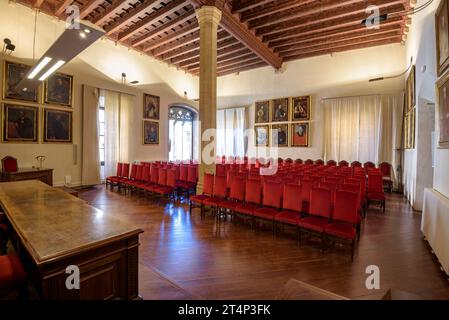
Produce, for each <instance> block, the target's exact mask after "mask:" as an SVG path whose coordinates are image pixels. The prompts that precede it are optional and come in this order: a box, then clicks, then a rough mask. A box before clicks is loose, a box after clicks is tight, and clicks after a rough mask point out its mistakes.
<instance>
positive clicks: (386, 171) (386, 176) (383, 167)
mask: <svg viewBox="0 0 449 320" xmlns="http://www.w3.org/2000/svg"><path fill="white" fill-rule="evenodd" d="M379 169H380V171H381V172H382V176H383V183H384V186H387V188H388V192H390V193H391V192H392V191H393V180H392V179H391V164H389V163H388V162H382V163H381V164H379Z"/></svg>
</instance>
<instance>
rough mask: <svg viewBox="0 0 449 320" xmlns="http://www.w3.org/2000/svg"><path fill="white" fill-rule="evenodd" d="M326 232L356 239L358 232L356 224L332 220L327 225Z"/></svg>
mask: <svg viewBox="0 0 449 320" xmlns="http://www.w3.org/2000/svg"><path fill="white" fill-rule="evenodd" d="M325 232H326V233H327V234H330V235H333V236H336V237H339V238H344V239H349V240H354V239H355V237H356V234H357V231H356V229H355V228H354V226H352V225H351V224H349V223H344V222H332V223H331V224H329V225H327V226H326V230H325Z"/></svg>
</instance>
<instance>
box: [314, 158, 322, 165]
mask: <svg viewBox="0 0 449 320" xmlns="http://www.w3.org/2000/svg"><path fill="white" fill-rule="evenodd" d="M315 164H318V165H320V166H322V165H324V161H323V160H321V159H319V160H316V161H315Z"/></svg>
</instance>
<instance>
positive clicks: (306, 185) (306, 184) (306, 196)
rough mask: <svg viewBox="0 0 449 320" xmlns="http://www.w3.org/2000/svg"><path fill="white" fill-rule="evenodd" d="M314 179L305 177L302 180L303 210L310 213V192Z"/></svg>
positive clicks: (301, 197)
mask: <svg viewBox="0 0 449 320" xmlns="http://www.w3.org/2000/svg"><path fill="white" fill-rule="evenodd" d="M313 184H314V183H313V181H312V180H306V179H303V180H302V181H301V196H300V199H301V208H302V212H303V213H304V214H308V213H309V207H310V192H311V191H312V188H313Z"/></svg>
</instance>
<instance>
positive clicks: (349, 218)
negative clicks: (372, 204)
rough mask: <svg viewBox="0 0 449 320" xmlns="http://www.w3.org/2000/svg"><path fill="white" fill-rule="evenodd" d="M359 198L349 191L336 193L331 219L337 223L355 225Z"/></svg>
mask: <svg viewBox="0 0 449 320" xmlns="http://www.w3.org/2000/svg"><path fill="white" fill-rule="evenodd" d="M358 209H359V197H358V195H357V193H355V192H350V191H337V199H336V201H335V207H334V214H333V219H334V220H337V221H343V222H348V223H352V224H356V223H357V215H358Z"/></svg>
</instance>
